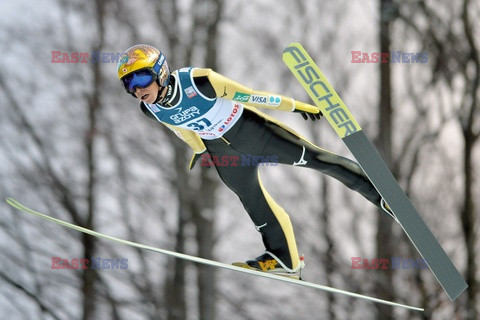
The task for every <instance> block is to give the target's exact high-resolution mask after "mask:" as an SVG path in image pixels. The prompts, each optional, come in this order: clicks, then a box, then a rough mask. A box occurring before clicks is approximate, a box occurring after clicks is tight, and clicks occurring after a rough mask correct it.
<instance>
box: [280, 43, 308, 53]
mask: <svg viewBox="0 0 480 320" xmlns="http://www.w3.org/2000/svg"><path fill="white" fill-rule="evenodd" d="M292 48H297V49H301V48H303V47H302V45H301V44H300V43H298V42H292V43H290V44H289V45H288V46H287V47H286V48H285V49H283V53H287V52H289V51H291V49H292Z"/></svg>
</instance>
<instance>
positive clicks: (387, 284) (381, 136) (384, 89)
mask: <svg viewBox="0 0 480 320" xmlns="http://www.w3.org/2000/svg"><path fill="white" fill-rule="evenodd" d="M394 9H395V5H394V3H393V1H392V0H380V25H379V28H380V30H379V35H380V39H379V40H380V52H390V24H391V22H392V21H393V18H394V16H393V13H394V12H393V11H394ZM379 66H380V92H379V95H380V104H379V120H378V124H379V132H378V137H377V141H376V142H377V147H378V149H379V152H380V153H381V154H382V156H383V158H384V159H385V162H386V163H387V165H388V166H389V167H390V168H391V167H392V163H393V161H392V118H393V110H392V88H391V68H390V63H380V64H379ZM392 235H393V233H392V221H391V220H390V219H385V216H384V214H383V213H381V212H380V214H379V215H378V220H377V234H376V244H377V250H376V257H377V258H379V259H383V258H388V257H390V256H391V255H392V252H393V238H392ZM393 292H394V290H393V281H392V272H391V271H390V269H388V270H382V272H378V282H377V286H376V296H377V297H378V298H380V299H385V300H389V301H392V300H395V299H394V295H393ZM376 308H377V318H378V319H382V320H385V319H392V318H393V314H392V308H390V307H387V306H384V305H381V304H377V305H376Z"/></svg>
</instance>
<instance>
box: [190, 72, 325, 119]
mask: <svg viewBox="0 0 480 320" xmlns="http://www.w3.org/2000/svg"><path fill="white" fill-rule="evenodd" d="M194 76H195V77H198V76H207V77H208V80H209V81H210V83H211V85H212V87H213V89H214V90H215V93H216V94H217V97H221V98H225V99H230V100H234V101H238V102H240V103H243V104H246V105H250V106H252V107H256V108H267V109H275V110H282V111H295V110H296V111H305V112H309V113H315V114H316V113H319V112H320V110H319V109H318V108H317V107H315V106H313V105H310V104H307V103H304V102H301V101H297V100H295V99H293V98H290V97H285V96H282V95H278V94H274V93H271V92H267V91H258V90H253V89H252V88H248V87H246V86H244V85H242V84H240V83H238V82H235V81H233V80H231V79H229V78H227V77H225V76H222V75H221V74H219V73H217V72H215V71H213V70H211V69H195V70H194Z"/></svg>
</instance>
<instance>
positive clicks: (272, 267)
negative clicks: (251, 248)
mask: <svg viewBox="0 0 480 320" xmlns="http://www.w3.org/2000/svg"><path fill="white" fill-rule="evenodd" d="M232 264H233V265H234V266H237V267H241V268H247V269H252V270H257V271H261V272H267V273H272V274H276V275H280V276H285V277H289V278H292V279H298V280H303V279H302V269H303V268H304V267H305V262H304V258H303V256H302V257H300V263H299V265H298V267H297V268H296V269H295V270H292V269H289V268H288V267H286V266H285V265H284V264H283V263H282V262H281V261H280V260H278V259H277V258H276V257H275V256H274V255H273V254H271V253H270V252H265V253H264V254H262V255H260V256H258V257H256V258H255V259H253V260H247V261H245V262H234V263H232Z"/></svg>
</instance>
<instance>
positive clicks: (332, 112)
mask: <svg viewBox="0 0 480 320" xmlns="http://www.w3.org/2000/svg"><path fill="white" fill-rule="evenodd" d="M304 52H305V51H302V50H301V49H300V48H299V47H297V46H289V47H288V48H286V49H285V50H284V51H283V60H284V61H285V63H286V64H287V65H288V66H289V67H290V68H291V69H292V68H293V70H292V72H293V73H294V74H295V76H296V77H297V78H298V79H302V80H301V83H302V85H303V87H304V88H305V90H306V91H307V92H308V94H309V95H310V97H312V96H313V97H312V99H314V100H315V102H316V104H317V106H318V107H319V108H320V110H321V111H322V113H323V115H324V116H325V118H326V119H327V120H328V122H329V123H330V124H331V125H332V127H333V128H334V129H335V131H336V132H337V134H338V135H339V136H340V138H342V139H343V138H344V137H346V136H349V135H351V134H352V133H355V132H357V131H360V130H362V129H361V128H360V126H359V125H358V123H357V121H356V120H355V119H354V118H353V116H352V114H351V113H350V111H349V110H348V108H347V107H346V106H345V103H343V101H342V99H340V97H339V96H338V95H337V94H334V93H335V90H333V88H332V86H331V85H330V83H328V81H325V80H326V79H325V77H324V76H323V74H322V72H321V71H320V70H318V68H317V67H316V65H315V62H313V60H312V58H310V57H309V56H308V54H307V55H305V54H304Z"/></svg>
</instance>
